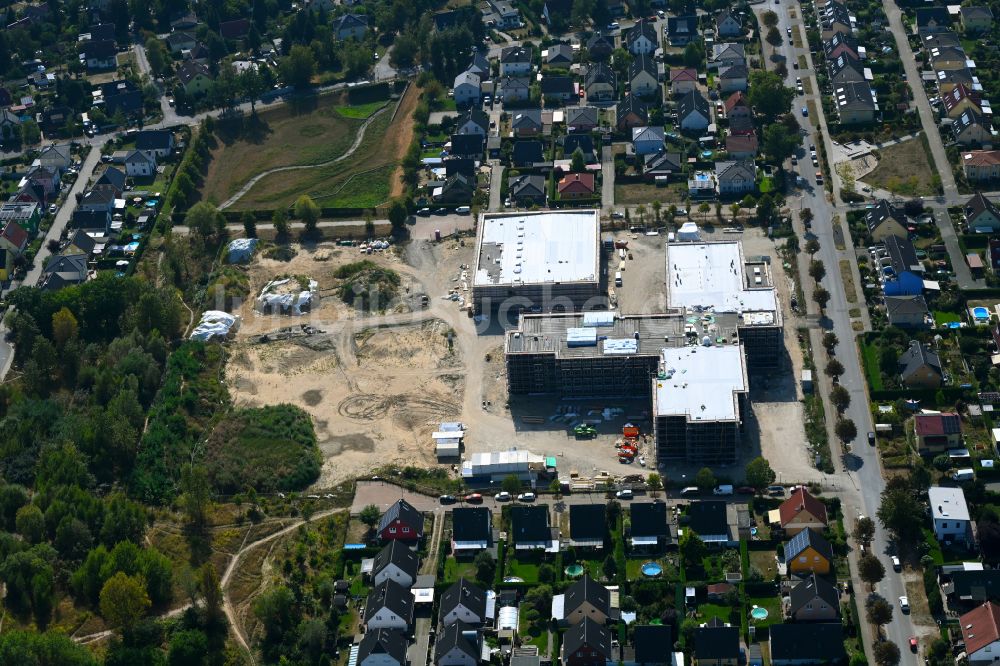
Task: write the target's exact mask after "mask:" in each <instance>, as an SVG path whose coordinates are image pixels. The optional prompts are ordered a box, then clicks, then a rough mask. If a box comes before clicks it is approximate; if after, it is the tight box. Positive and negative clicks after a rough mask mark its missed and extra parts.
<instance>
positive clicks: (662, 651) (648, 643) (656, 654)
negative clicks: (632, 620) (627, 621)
mask: <svg viewBox="0 0 1000 666" xmlns="http://www.w3.org/2000/svg"><path fill="white" fill-rule="evenodd" d="M630 633H631V634H632V648H633V651H634V653H635V657H634V659H633V660H631V661H629V660H628V659H627V658H626V659H623V661H625V663H626V664H631V663H634V664H635V665H636V666H640V665H648V666H653V665H654V664H663V665H664V666H684V660H683V653H681V661H680V662H678V661H676V657H675V655H676V654H677V653H675V652H674V628H673V626H671V625H669V624H640V625H632V626H631V627H630Z"/></svg>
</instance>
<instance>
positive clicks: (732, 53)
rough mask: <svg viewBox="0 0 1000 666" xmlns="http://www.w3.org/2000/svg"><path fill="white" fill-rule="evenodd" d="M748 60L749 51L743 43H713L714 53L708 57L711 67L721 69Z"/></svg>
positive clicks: (744, 62)
mask: <svg viewBox="0 0 1000 666" xmlns="http://www.w3.org/2000/svg"><path fill="white" fill-rule="evenodd" d="M746 62H747V52H746V49H745V48H744V47H743V45H742V44H737V43H735V42H723V43H721V44H713V45H712V54H711V55H710V56H709V58H708V67H709V69H721V68H723V67H729V66H730V65H736V64H738V63H743V64H744V65H745V64H746Z"/></svg>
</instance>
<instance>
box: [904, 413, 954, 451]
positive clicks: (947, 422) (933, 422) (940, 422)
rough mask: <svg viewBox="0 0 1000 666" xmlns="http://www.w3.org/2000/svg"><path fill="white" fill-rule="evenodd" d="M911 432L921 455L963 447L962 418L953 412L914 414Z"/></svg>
mask: <svg viewBox="0 0 1000 666" xmlns="http://www.w3.org/2000/svg"><path fill="white" fill-rule="evenodd" d="M913 434H914V435H916V438H917V453H920V454H921V455H923V454H928V453H941V452H943V451H947V450H948V449H958V448H963V444H962V420H961V419H960V418H959V416H958V414H956V413H955V412H940V413H937V414H914V415H913Z"/></svg>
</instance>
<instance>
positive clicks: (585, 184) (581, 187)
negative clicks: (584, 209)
mask: <svg viewBox="0 0 1000 666" xmlns="http://www.w3.org/2000/svg"><path fill="white" fill-rule="evenodd" d="M594 186H595V179H594V174H592V173H568V174H566V175H565V176H563V177H562V178H560V179H559V182H558V183H556V192H557V193H558V194H559V198H560V199H590V198H592V197H593V196H594Z"/></svg>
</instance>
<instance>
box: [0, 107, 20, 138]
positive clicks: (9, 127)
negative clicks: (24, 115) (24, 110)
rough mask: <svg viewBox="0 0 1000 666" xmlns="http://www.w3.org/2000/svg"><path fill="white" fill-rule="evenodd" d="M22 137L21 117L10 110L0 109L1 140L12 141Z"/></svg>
mask: <svg viewBox="0 0 1000 666" xmlns="http://www.w3.org/2000/svg"><path fill="white" fill-rule="evenodd" d="M20 135H21V117H20V116H18V115H17V114H16V113H14V112H13V111H11V110H10V109H0V140H2V141H11V140H12V139H15V138H17V137H19V136H20Z"/></svg>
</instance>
